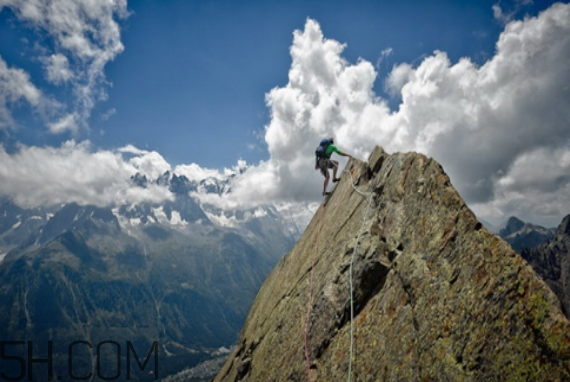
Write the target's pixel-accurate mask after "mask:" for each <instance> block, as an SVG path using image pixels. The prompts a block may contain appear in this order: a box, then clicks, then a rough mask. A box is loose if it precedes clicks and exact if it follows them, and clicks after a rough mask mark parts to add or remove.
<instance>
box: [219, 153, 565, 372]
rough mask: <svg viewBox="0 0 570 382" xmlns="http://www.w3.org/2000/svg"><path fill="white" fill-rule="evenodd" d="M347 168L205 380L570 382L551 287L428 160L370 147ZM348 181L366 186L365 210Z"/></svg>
mask: <svg viewBox="0 0 570 382" xmlns="http://www.w3.org/2000/svg"><path fill="white" fill-rule="evenodd" d="M345 171H348V173H347V172H345V173H344V174H343V176H342V179H341V181H340V182H339V184H338V185H337V187H336V189H335V190H334V192H333V194H332V196H331V197H330V200H328V201H327V202H326V205H324V204H323V205H321V206H320V207H319V210H318V211H317V213H316V214H315V216H314V218H313V220H312V221H311V223H310V224H309V226H308V227H307V229H306V230H305V233H304V234H303V236H302V237H301V239H300V240H299V241H298V242H297V244H296V245H295V247H294V248H293V250H292V251H291V252H289V253H288V254H287V255H286V256H285V257H284V258H283V259H282V260H281V261H280V262H279V263H278V265H277V266H276V267H275V268H274V270H273V271H272V272H271V274H270V275H269V277H268V278H267V280H266V281H265V283H264V284H263V286H262V288H261V289H260V291H259V293H258V296H257V298H256V300H255V302H254V304H253V306H252V309H251V310H250V312H249V315H248V318H247V320H246V323H245V325H244V327H243V328H242V332H241V334H240V340H239V343H238V346H237V347H236V349H235V350H234V352H233V353H232V355H231V356H230V357H229V358H228V360H227V361H226V363H225V365H224V367H223V368H222V370H221V371H220V373H219V374H218V376H217V377H216V379H215V381H216V382H220V381H224V382H227V381H232V382H233V381H284V380H291V381H303V380H310V381H336V380H341V379H344V378H347V375H348V378H349V379H350V377H353V378H354V379H355V380H361V379H365V380H398V381H399V380H409V381H416V380H465V381H480V380H483V379H485V378H486V379H489V380H513V381H514V380H565V379H566V380H567V379H570V322H569V321H568V320H567V319H566V317H564V315H563V314H562V311H561V309H560V302H559V301H558V299H557V297H556V296H555V295H554V293H553V292H552V291H551V290H550V288H548V286H547V285H546V284H545V283H544V282H543V281H542V279H541V278H540V277H539V276H538V275H537V274H536V273H535V272H534V271H533V269H532V268H531V267H530V265H529V264H528V263H527V262H526V261H524V260H523V259H522V257H521V256H520V255H518V254H517V253H516V252H515V251H514V250H512V249H511V248H510V246H509V245H508V244H507V243H506V242H504V241H503V240H501V239H500V238H499V237H498V236H496V235H494V234H491V233H490V232H488V231H487V230H486V229H485V228H484V227H483V226H482V224H481V223H479V222H478V221H477V219H476V217H475V215H474V214H473V212H472V211H471V210H470V209H469V208H468V207H467V206H466V204H465V203H464V202H463V200H462V199H461V197H460V196H459V194H458V193H457V191H456V190H455V189H454V188H453V186H452V184H451V182H450V180H449V178H448V177H447V175H446V174H445V172H444V171H443V169H442V167H441V166H440V165H439V164H438V163H437V162H435V161H434V160H432V159H429V158H427V157H425V156H423V155H421V154H416V153H405V154H403V153H396V154H393V155H388V154H386V153H385V152H384V151H383V150H382V149H381V148H378V147H377V148H376V149H375V150H374V151H373V152H372V154H371V156H370V158H369V161H368V163H362V162H357V161H354V160H352V161H351V162H350V163H349V165H348V167H347V170H345ZM349 175H350V176H349ZM351 183H352V184H351ZM355 188H356V189H357V190H360V191H361V192H371V193H372V195H373V196H372V207H371V210H372V214H371V216H363V215H365V211H366V208H367V207H366V204H367V203H366V198H365V197H363V196H362V195H360V194H359V193H357V192H356V189H355ZM361 227H364V229H363V231H361ZM317 243H319V244H321V243H322V245H317ZM357 249H358V251H357ZM349 280H352V287H353V290H354V292H353V294H352V296H353V299H354V300H353V303H351V302H350V301H351V298H350V295H351V293H350V289H351V287H350V284H351V282H350V281H349ZM352 310H353V311H354V316H353V319H351V313H350V312H351V311H352ZM352 329H353V330H354V333H353V332H352ZM352 333H353V334H352ZM353 341H354V346H352V345H351V343H352V342H353ZM352 353H353V354H354V355H353V357H351V354H352ZM349 373H350V374H349Z"/></svg>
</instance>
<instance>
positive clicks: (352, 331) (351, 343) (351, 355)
mask: <svg viewBox="0 0 570 382" xmlns="http://www.w3.org/2000/svg"><path fill="white" fill-rule="evenodd" d="M343 171H347V170H346V169H345V170H343ZM349 174H350V184H351V185H352V189H353V190H354V191H356V193H358V194H359V195H361V196H364V197H368V200H367V203H366V209H365V211H364V215H363V216H362V225H361V226H360V231H359V233H358V236H357V237H356V244H355V245H354V251H352V255H351V257H350V358H349V361H348V376H347V379H346V380H347V382H350V380H351V378H352V358H353V348H354V329H353V321H354V292H353V286H352V264H353V262H354V254H355V253H357V251H358V244H359V243H360V237H361V236H362V231H363V229H364V225H365V223H366V218H367V217H368V211H369V210H370V204H371V203H370V202H371V201H372V195H373V194H372V192H362V191H359V190H358V189H357V188H356V187H355V185H354V181H353V179H352V173H351V172H350V171H349Z"/></svg>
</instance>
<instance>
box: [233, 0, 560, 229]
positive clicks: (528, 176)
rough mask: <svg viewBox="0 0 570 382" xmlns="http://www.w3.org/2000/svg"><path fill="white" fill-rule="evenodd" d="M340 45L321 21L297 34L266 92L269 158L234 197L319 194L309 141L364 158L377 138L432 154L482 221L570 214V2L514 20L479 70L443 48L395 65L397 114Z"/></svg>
mask: <svg viewBox="0 0 570 382" xmlns="http://www.w3.org/2000/svg"><path fill="white" fill-rule="evenodd" d="M344 48H345V46H344V45H343V44H340V43H339V42H337V41H334V40H329V39H326V38H325V37H324V35H323V32H322V31H321V29H320V26H319V24H318V23H317V22H316V21H314V20H310V19H309V20H307V22H306V25H305V28H304V30H303V31H296V32H295V33H294V39H293V45H292V46H291V58H292V64H291V69H290V71H289V82H288V84H287V85H286V86H284V87H280V88H275V89H273V90H271V92H269V93H268V94H267V96H266V100H267V105H268V107H269V109H270V111H271V121H270V123H269V124H268V125H267V126H266V129H265V141H266V143H267V147H268V150H269V153H270V156H271V157H270V160H268V161H267V162H262V163H260V164H258V165H256V166H254V167H253V168H251V169H250V170H248V171H247V172H246V174H245V176H244V177H242V178H241V179H238V180H237V181H236V184H235V185H234V193H233V196H234V197H235V198H236V199H237V200H240V201H242V202H244V203H245V202H248V201H259V200H274V199H280V198H291V199H294V200H311V199H314V198H315V197H316V195H318V194H319V190H320V188H319V186H318V185H317V184H316V183H317V182H318V183H320V182H321V180H322V178H320V176H319V175H318V173H316V172H315V171H314V170H313V152H314V148H315V146H316V145H317V143H318V141H319V140H320V139H321V138H322V137H325V136H335V137H336V142H337V145H338V146H339V147H340V148H341V149H343V150H346V151H347V152H349V153H352V154H354V155H356V156H358V157H360V158H362V159H365V158H366V156H367V155H368V153H369V152H370V151H371V150H372V149H373V147H374V145H381V146H383V147H384V148H385V149H386V150H387V151H389V152H395V151H419V152H422V153H425V154H427V155H429V156H432V157H434V158H435V159H437V160H438V161H439V162H441V163H442V165H443V166H444V168H445V169H446V171H447V172H448V173H449V175H450V177H451V180H452V182H453V183H454V185H455V186H456V187H457V188H458V190H459V192H460V193H461V195H462V196H463V197H464V198H465V199H466V201H467V203H468V204H469V205H470V206H472V208H474V210H475V211H476V212H477V213H478V214H479V215H481V216H483V217H484V218H487V219H491V220H493V219H503V218H504V216H505V215H507V216H508V215H509V214H517V215H518V216H520V217H521V218H523V219H524V218H527V219H530V220H534V221H538V222H543V223H545V224H546V223H550V224H557V223H558V222H559V221H560V219H561V217H562V216H563V214H566V213H570V208H568V203H567V201H568V200H569V198H570V186H569V184H570V171H568V170H570V168H569V163H568V156H569V155H570V108H569V107H568V104H569V101H570V66H569V65H568V62H569V61H570V4H560V3H559V4H555V5H553V6H552V7H551V8H549V9H547V10H546V11H544V12H542V13H541V14H540V15H538V16H537V17H534V18H527V19H525V20H521V21H511V22H509V23H508V24H507V25H506V26H505V30H504V31H503V33H502V34H501V35H500V37H499V39H498V41H497V44H496V52H495V55H494V56H493V57H492V58H491V59H490V60H488V61H487V62H486V63H485V64H484V65H482V66H477V65H476V64H475V63H473V62H472V61H471V60H470V59H469V58H462V59H461V60H459V61H458V62H456V63H452V62H451V61H450V60H449V58H448V57H447V55H446V54H445V52H440V51H436V52H433V54H432V55H430V56H428V57H426V58H425V59H424V60H423V61H422V62H421V63H420V64H419V65H418V66H417V67H413V66H412V65H410V64H408V63H402V64H399V65H396V66H395V67H394V68H393V69H392V71H391V73H390V74H389V75H388V77H387V78H386V79H385V85H386V89H387V92H388V93H389V94H392V95H393V96H395V97H398V98H399V99H401V103H400V105H399V108H398V110H396V111H391V110H390V109H389V108H388V106H387V104H386V102H385V100H384V99H382V98H380V97H379V96H377V95H376V94H374V92H373V90H372V87H373V84H374V82H375V81H376V80H377V78H376V77H377V73H376V71H375V69H374V67H373V65H372V64H371V63H369V62H367V61H365V60H360V61H359V62H357V63H355V64H350V63H348V62H347V61H346V60H344V59H343V58H342V51H343V49H344Z"/></svg>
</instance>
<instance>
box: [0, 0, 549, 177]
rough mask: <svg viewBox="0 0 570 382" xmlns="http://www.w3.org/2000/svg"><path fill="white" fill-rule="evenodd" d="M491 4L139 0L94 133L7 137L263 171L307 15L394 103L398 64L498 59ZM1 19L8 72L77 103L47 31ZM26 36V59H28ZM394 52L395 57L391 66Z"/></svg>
mask: <svg viewBox="0 0 570 382" xmlns="http://www.w3.org/2000/svg"><path fill="white" fill-rule="evenodd" d="M494 4H495V3H494V2H492V1H427V2H423V1H422V2H420V1H398V2H394V1H333V2H331V1H194V0H168V1H158V0H141V1H131V2H129V3H128V4H127V6H128V11H129V13H130V15H129V16H128V17H126V18H123V19H120V20H118V21H119V25H120V27H121V37H120V38H121V41H122V44H123V45H124V51H123V52H122V53H120V54H118V55H117V56H116V58H115V59H114V60H113V61H110V62H108V63H107V65H106V66H105V68H104V75H105V78H106V80H107V81H108V82H109V85H108V86H105V87H104V88H105V90H106V92H107V93H108V99H107V100H106V101H103V102H98V103H97V105H96V106H95V107H94V109H93V112H92V113H91V116H90V117H89V118H88V119H87V123H88V125H89V128H88V129H81V130H80V131H79V132H78V134H76V135H75V136H73V135H72V134H59V135H57V136H53V135H49V134H46V132H45V128H44V126H42V121H41V120H40V121H38V120H34V119H30V118H28V117H27V116H22V115H18V116H19V117H21V120H22V123H25V126H22V128H21V129H19V130H18V131H17V132H16V133H15V134H14V133H13V132H12V134H13V135H12V136H11V139H12V140H14V141H19V142H24V143H27V144H33V145H43V144H46V143H48V144H57V142H58V141H64V140H67V139H69V138H70V137H71V138H76V139H79V140H81V139H89V140H90V141H91V142H93V143H94V144H95V145H97V146H98V147H105V148H112V147H121V146H124V145H126V144H133V145H134V146H136V147H139V148H143V149H148V150H156V151H158V152H160V153H161V154H162V155H163V156H164V157H165V158H166V159H167V160H168V161H169V162H170V163H172V164H174V165H175V164H181V163H189V162H197V163H199V164H201V165H203V166H207V167H214V168H223V167H225V166H231V165H233V164H234V163H235V161H236V160H237V159H238V158H243V159H246V160H247V161H248V162H256V161H258V160H259V159H264V158H267V157H268V154H267V149H266V148H265V147H264V144H263V141H262V138H263V128H264V126H265V125H266V124H267V123H268V121H269V116H268V109H267V107H266V105H265V99H264V96H265V93H267V92H268V91H269V90H271V89H272V88H274V87H276V86H283V85H285V84H286V83H287V72H288V69H289V66H290V63H291V58H290V55H289V46H290V45H291V41H292V33H293V31H294V30H296V29H302V28H303V25H304V23H305V21H306V19H307V18H308V17H310V18H313V19H315V20H317V21H318V22H319V23H320V24H321V27H322V29H323V31H324V33H325V35H326V37H327V38H332V39H335V40H337V41H339V42H341V43H345V44H347V48H346V49H345V51H344V56H345V58H346V59H347V60H349V61H350V62H356V61H357V60H358V59H359V58H363V59H366V60H368V61H370V62H372V63H374V64H375V65H378V66H377V68H378V73H379V79H378V81H376V83H375V86H374V89H375V90H376V92H377V94H379V95H381V96H386V95H385V94H384V93H383V81H382V78H383V77H384V76H385V75H386V74H387V73H388V71H389V70H390V69H391V68H392V66H393V65H394V64H395V63H399V62H416V63H417V62H418V60H421V58H422V57H423V56H424V55H426V54H431V53H432V52H433V51H434V50H436V49H438V50H443V51H445V52H447V53H448V55H449V57H450V59H451V60H454V61H455V60H457V59H459V58H460V57H463V56H469V57H472V58H473V59H474V60H477V61H479V62H481V61H483V60H484V59H486V58H488V57H489V56H491V55H492V53H493V50H494V45H495V42H496V38H497V36H498V34H499V33H500V31H501V30H502V25H501V22H500V21H499V20H496V19H495V18H494V17H493V9H492V6H493V5H494ZM545 5H546V2H544V3H541V5H540V6H539V5H529V6H520V11H519V12H518V13H517V14H518V15H524V14H531V15H532V14H536V13H537V10H540V9H543V8H544V7H545ZM504 6H505V7H506V8H509V9H514V8H515V4H511V3H505V4H504ZM0 16H1V19H0V21H1V25H2V27H1V28H2V29H1V30H0V35H1V36H3V37H1V40H0V54H2V57H4V59H5V60H6V62H7V63H8V65H9V66H12V65H13V66H16V67H21V68H24V69H26V70H27V71H28V72H29V73H30V75H31V76H32V80H33V82H34V83H36V84H38V86H40V87H41V88H42V89H46V92H48V93H49V94H54V95H55V96H56V98H57V99H58V100H59V101H61V102H63V103H71V102H72V101H71V100H70V99H67V98H68V97H69V96H70V94H69V93H70V92H69V89H66V88H65V86H49V84H46V83H45V81H43V75H42V70H41V66H40V65H39V64H40V63H39V62H37V55H38V54H37V50H34V49H33V48H32V46H33V45H34V44H36V43H40V44H45V45H46V46H50V43H51V41H50V39H49V37H47V36H46V34H45V32H44V33H37V31H35V30H31V29H32V28H31V26H30V25H29V24H28V25H26V23H24V22H22V21H20V20H18V19H17V17H15V16H14V14H13V13H12V12H11V10H10V9H9V8H5V9H4V10H3V12H2V13H1V14H0ZM23 38H25V39H26V40H28V41H27V43H26V44H25V46H26V47H28V49H24V51H23V54H22V49H21V46H22V43H21V40H22V39H23ZM386 49H391V52H392V53H391V54H390V55H389V56H388V57H384V58H383V57H382V52H383V51H385V50H386ZM380 60H382V62H379V61H380ZM386 98H388V97H386ZM392 106H393V107H395V106H397V103H396V101H393V102H392ZM22 111H23V112H26V113H27V112H29V110H26V109H25V108H24V110H22ZM4 138H5V137H4Z"/></svg>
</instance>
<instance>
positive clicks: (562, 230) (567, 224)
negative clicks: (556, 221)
mask: <svg viewBox="0 0 570 382" xmlns="http://www.w3.org/2000/svg"><path fill="white" fill-rule="evenodd" d="M567 235H570V215H568V216H566V217H565V218H564V219H562V223H560V225H559V226H558V230H557V231H556V236H567Z"/></svg>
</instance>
